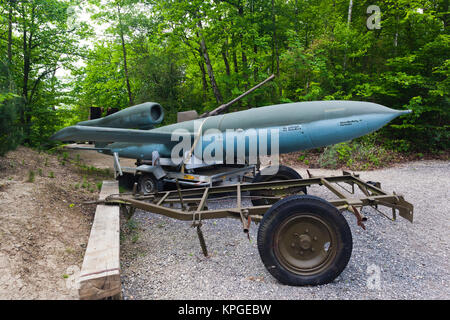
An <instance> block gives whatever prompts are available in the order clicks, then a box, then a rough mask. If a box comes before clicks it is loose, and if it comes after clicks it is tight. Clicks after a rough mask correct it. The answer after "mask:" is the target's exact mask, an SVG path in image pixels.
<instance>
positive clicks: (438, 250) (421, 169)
mask: <svg viewBox="0 0 450 320" xmlns="http://www.w3.org/2000/svg"><path fill="white" fill-rule="evenodd" d="M311 171H312V173H313V174H326V175H337V174H339V172H338V171H331V170H311ZM299 172H300V174H302V176H306V173H305V170H304V169H299ZM449 173H450V162H440V161H423V162H413V163H407V164H404V165H401V166H398V167H395V168H389V169H384V170H377V171H370V172H361V178H362V179H364V180H372V181H380V182H381V186H382V188H383V189H384V190H386V191H389V192H391V191H397V193H399V194H403V195H404V196H405V199H406V200H407V201H409V202H412V203H413V205H414V207H415V212H414V220H415V221H414V223H413V224H411V223H409V222H408V221H407V220H405V219H403V218H401V217H399V218H398V220H397V221H396V222H392V221H389V220H388V219H386V218H384V217H383V216H381V215H380V214H378V213H377V212H376V211H374V210H373V209H371V208H366V209H364V211H363V213H364V214H365V215H366V216H367V217H368V221H367V222H366V227H367V230H365V231H364V230H362V229H361V228H360V227H358V226H357V225H356V221H355V217H354V216H353V215H352V214H351V213H349V212H346V213H344V216H345V217H346V219H347V221H348V222H349V225H350V227H351V230H352V234H353V253H352V257H351V259H350V262H349V264H348V265H347V268H346V269H345V270H344V272H343V273H342V274H341V275H340V276H339V277H338V278H337V279H335V280H334V281H333V282H332V283H330V284H327V285H322V286H316V287H290V286H286V285H282V284H280V283H279V282H277V280H276V279H274V278H273V277H272V276H271V275H270V274H269V273H268V272H267V271H266V269H265V267H264V265H263V264H262V262H261V259H260V257H259V253H258V249H257V245H256V236H257V227H258V226H257V225H255V224H252V227H251V230H250V236H251V239H252V241H251V242H249V240H248V239H247V237H246V236H245V235H244V234H243V233H242V232H241V230H242V225H241V223H240V221H238V220H234V219H218V220H209V221H205V222H204V226H203V232H204V235H205V239H206V242H207V245H208V250H209V252H210V254H211V253H212V254H211V257H210V258H208V259H206V258H204V257H203V255H202V254H201V249H200V246H199V242H198V238H197V234H196V232H195V229H193V228H191V227H190V223H187V222H181V221H176V220H173V219H170V218H165V217H162V216H158V215H153V214H148V213H144V212H142V211H137V212H136V214H135V216H134V217H133V222H134V223H135V224H136V225H137V226H138V230H139V231H138V232H139V233H138V235H139V237H137V236H134V237H133V241H131V236H130V235H124V237H123V245H122V249H121V254H122V284H123V295H124V298H125V299H187V300H190V299H294V300H298V299H449V298H450V289H449V288H450V264H449V252H450V251H449V247H450V228H449V218H448V214H449V206H448V200H449V198H450V191H449V190H450V175H449ZM308 193H309V194H313V195H317V196H322V197H325V198H330V195H329V194H328V193H324V191H323V187H312V188H310V189H309V191H308ZM331 198H332V196H331ZM232 204H233V203H232V202H231V201H228V200H227V201H226V200H222V201H220V202H215V203H209V208H214V207H223V206H227V205H232ZM387 212H389V211H387ZM377 268H378V270H379V271H380V272H379V275H380V277H379V279H380V282H379V287H377V286H375V287H374V286H373V285H372V286H370V285H368V282H369V284H372V283H374V282H371V281H369V279H373V277H374V274H375V273H376V271H375V273H373V272H374V271H372V270H375V269H377Z"/></svg>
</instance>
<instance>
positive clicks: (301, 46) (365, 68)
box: [0, 0, 450, 155]
mask: <svg viewBox="0 0 450 320" xmlns="http://www.w3.org/2000/svg"><path fill="white" fill-rule="evenodd" d="M448 27H449V1H448V0H397V1H393V0H370V1H365V0H209V1H202V0H193V1H181V0H111V1H101V0H0V155H3V154H5V152H7V151H8V150H11V149H14V148H16V147H17V146H18V145H20V144H22V145H26V146H30V147H33V148H37V149H48V148H51V147H52V146H53V145H54V142H50V141H49V137H50V136H51V135H52V134H53V133H54V132H56V131H57V130H59V129H61V128H63V127H65V126H68V125H72V124H75V123H76V122H78V121H82V120H86V119H87V118H88V113H89V109H90V107H103V108H104V110H105V112H106V110H107V109H108V108H117V109H124V108H126V107H128V106H132V105H136V104H139V103H142V102H146V101H154V102H158V103H160V104H161V105H162V106H163V107H164V109H165V113H166V117H165V120H164V123H163V124H169V123H173V122H175V121H176V113H177V112H179V111H186V110H192V109H195V110H197V111H198V113H199V114H200V113H203V112H205V111H208V110H212V109H214V108H216V107H218V106H219V105H221V104H223V103H225V102H228V101H230V100H231V99H233V98H235V97H237V96H238V95H239V94H241V93H243V92H245V91H246V90H248V89H250V88H251V87H252V86H254V85H256V84H257V83H259V82H261V81H262V80H264V79H266V78H267V77H268V76H270V75H271V74H274V75H275V76H276V78H275V80H273V81H271V82H269V83H268V84H266V85H265V86H263V87H262V88H260V89H258V90H257V91H256V92H254V93H252V94H251V95H249V96H247V97H246V98H244V99H243V100H241V101H240V102H239V103H237V104H235V105H233V107H232V108H231V110H230V111H237V110H244V109H248V108H255V107H260V106H266V105H271V104H279V103H287V102H297V101H314V100H359V101H369V102H375V103H379V104H382V105H385V106H387V107H390V108H394V109H399V110H401V109H411V110H413V113H412V114H411V115H408V116H403V117H400V118H398V119H396V120H395V121H393V122H392V123H391V124H390V125H388V126H386V127H384V128H383V129H382V130H380V131H378V132H376V133H375V134H372V135H370V136H367V137H363V138H362V140H361V141H359V142H358V143H359V144H363V145H364V144H367V143H369V142H370V143H371V144H372V145H376V146H380V147H381V148H384V149H386V150H393V151H395V152H399V153H418V152H419V153H430V154H439V153H441V154H442V153H443V152H448V149H449V140H450V134H449V126H450V125H449V124H450V116H449V114H450V112H449V111H450V104H449V92H450V81H449V79H448V76H449V74H450V60H449V53H450V35H449V30H448ZM345 147H346V148H348V149H349V150H350V151H351V150H352V148H353V145H352V144H346V145H345ZM350 151H349V152H350ZM338 152H339V154H341V153H342V152H347V149H345V148H344V149H343V148H341V149H339V150H338Z"/></svg>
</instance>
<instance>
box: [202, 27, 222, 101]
mask: <svg viewBox="0 0 450 320" xmlns="http://www.w3.org/2000/svg"><path fill="white" fill-rule="evenodd" d="M198 27H199V29H200V31H199V37H200V47H201V49H202V53H203V58H204V59H205V64H206V70H208V76H209V80H210V82H211V88H212V89H213V93H214V97H215V98H216V101H217V103H220V104H221V103H222V101H223V99H222V95H221V93H220V90H219V87H218V86H217V83H216V78H215V77H214V70H213V67H212V64H211V60H210V59H209V54H208V49H207V47H206V43H205V38H204V37H203V34H202V33H201V29H202V24H201V22H200V21H199V22H198Z"/></svg>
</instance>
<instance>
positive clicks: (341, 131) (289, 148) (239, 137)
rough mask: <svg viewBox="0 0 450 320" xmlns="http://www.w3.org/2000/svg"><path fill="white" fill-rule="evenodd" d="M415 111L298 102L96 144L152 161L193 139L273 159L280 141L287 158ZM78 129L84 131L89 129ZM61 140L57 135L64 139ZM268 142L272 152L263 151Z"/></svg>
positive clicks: (201, 145) (200, 150) (198, 146)
mask: <svg viewBox="0 0 450 320" xmlns="http://www.w3.org/2000/svg"><path fill="white" fill-rule="evenodd" d="M409 112H410V111H399V110H394V109H390V108H387V107H385V106H382V105H379V104H375V103H370V102H358V101H314V102H298V103H287V104H279V105H272V106H267V107H259V108H253V109H249V110H244V111H239V112H233V113H227V114H222V115H217V116H212V117H207V118H202V119H197V120H190V121H186V122H181V123H175V124H171V125H167V126H164V127H160V128H155V129H151V130H148V132H149V133H151V134H154V135H166V136H167V137H168V138H167V139H166V140H164V141H163V142H161V141H158V142H156V143H155V142H152V141H151V140H152V139H148V140H149V141H148V142H147V141H145V138H143V137H138V136H137V135H135V136H133V134H134V131H133V130H130V131H129V138H126V132H121V136H120V137H119V136H117V137H116V136H115V134H114V132H111V141H107V140H108V138H107V137H106V138H103V137H97V138H98V139H100V140H96V137H92V140H93V141H105V142H112V143H110V144H109V145H108V146H107V149H108V150H106V151H104V152H106V153H111V154H112V153H113V152H117V153H118V154H119V155H120V156H121V157H126V158H133V159H145V160H147V159H151V157H152V152H153V151H158V152H159V154H160V156H161V157H168V158H170V157H172V156H173V149H174V147H176V145H177V144H179V143H180V141H181V139H182V137H185V136H187V135H189V136H190V138H189V143H190V145H194V146H195V148H194V153H195V154H197V155H202V154H204V152H205V151H210V149H211V144H212V143H215V146H218V145H221V146H222V149H223V158H226V157H227V154H233V155H237V154H238V153H239V152H241V153H242V148H243V149H244V150H245V151H244V152H245V155H246V157H247V156H248V155H249V154H250V153H251V152H252V150H255V148H256V150H257V154H258V155H259V154H260V152H261V151H264V153H265V154H268V155H270V154H272V153H273V152H274V147H275V146H274V141H276V143H277V146H276V147H277V148H275V149H277V150H276V152H277V153H280V154H282V153H288V152H293V151H299V150H307V149H312V148H318V147H323V146H327V145H332V144H336V143H339V142H344V141H348V140H352V139H355V138H358V137H361V136H363V135H366V134H368V133H371V132H373V131H376V130H378V129H379V128H381V127H383V126H384V125H386V124H387V123H388V122H390V121H391V120H393V119H394V118H396V117H398V116H400V115H402V114H405V113H409ZM79 125H80V126H82V125H83V124H82V123H80V124H79ZM63 130H65V129H63ZM78 130H81V131H82V130H83V128H78ZM56 135H58V133H57V134H56ZM97 136H98V135H97ZM124 136H125V137H124ZM76 137H77V136H76V135H74V136H70V138H76ZM84 137H85V136H83V138H84ZM61 138H63V137H56V139H59V140H61ZM196 140H197V141H196ZM114 141H115V142H114ZM264 144H265V145H266V149H265V150H260V146H261V145H264ZM208 148H209V150H208ZM214 152H216V151H214Z"/></svg>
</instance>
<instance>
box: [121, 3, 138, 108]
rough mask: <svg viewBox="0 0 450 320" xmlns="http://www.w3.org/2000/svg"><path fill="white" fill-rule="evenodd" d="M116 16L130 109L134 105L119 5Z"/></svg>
mask: <svg viewBox="0 0 450 320" xmlns="http://www.w3.org/2000/svg"><path fill="white" fill-rule="evenodd" d="M117 14H118V18H119V35H120V40H121V42H122V52H123V69H124V73H125V81H126V84H127V91H128V104H129V106H130V107H131V106H132V105H133V104H134V102H133V94H132V92H131V86H130V78H129V76H128V65H127V48H126V46H125V38H124V35H123V28H122V14H121V12H120V5H117Z"/></svg>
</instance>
